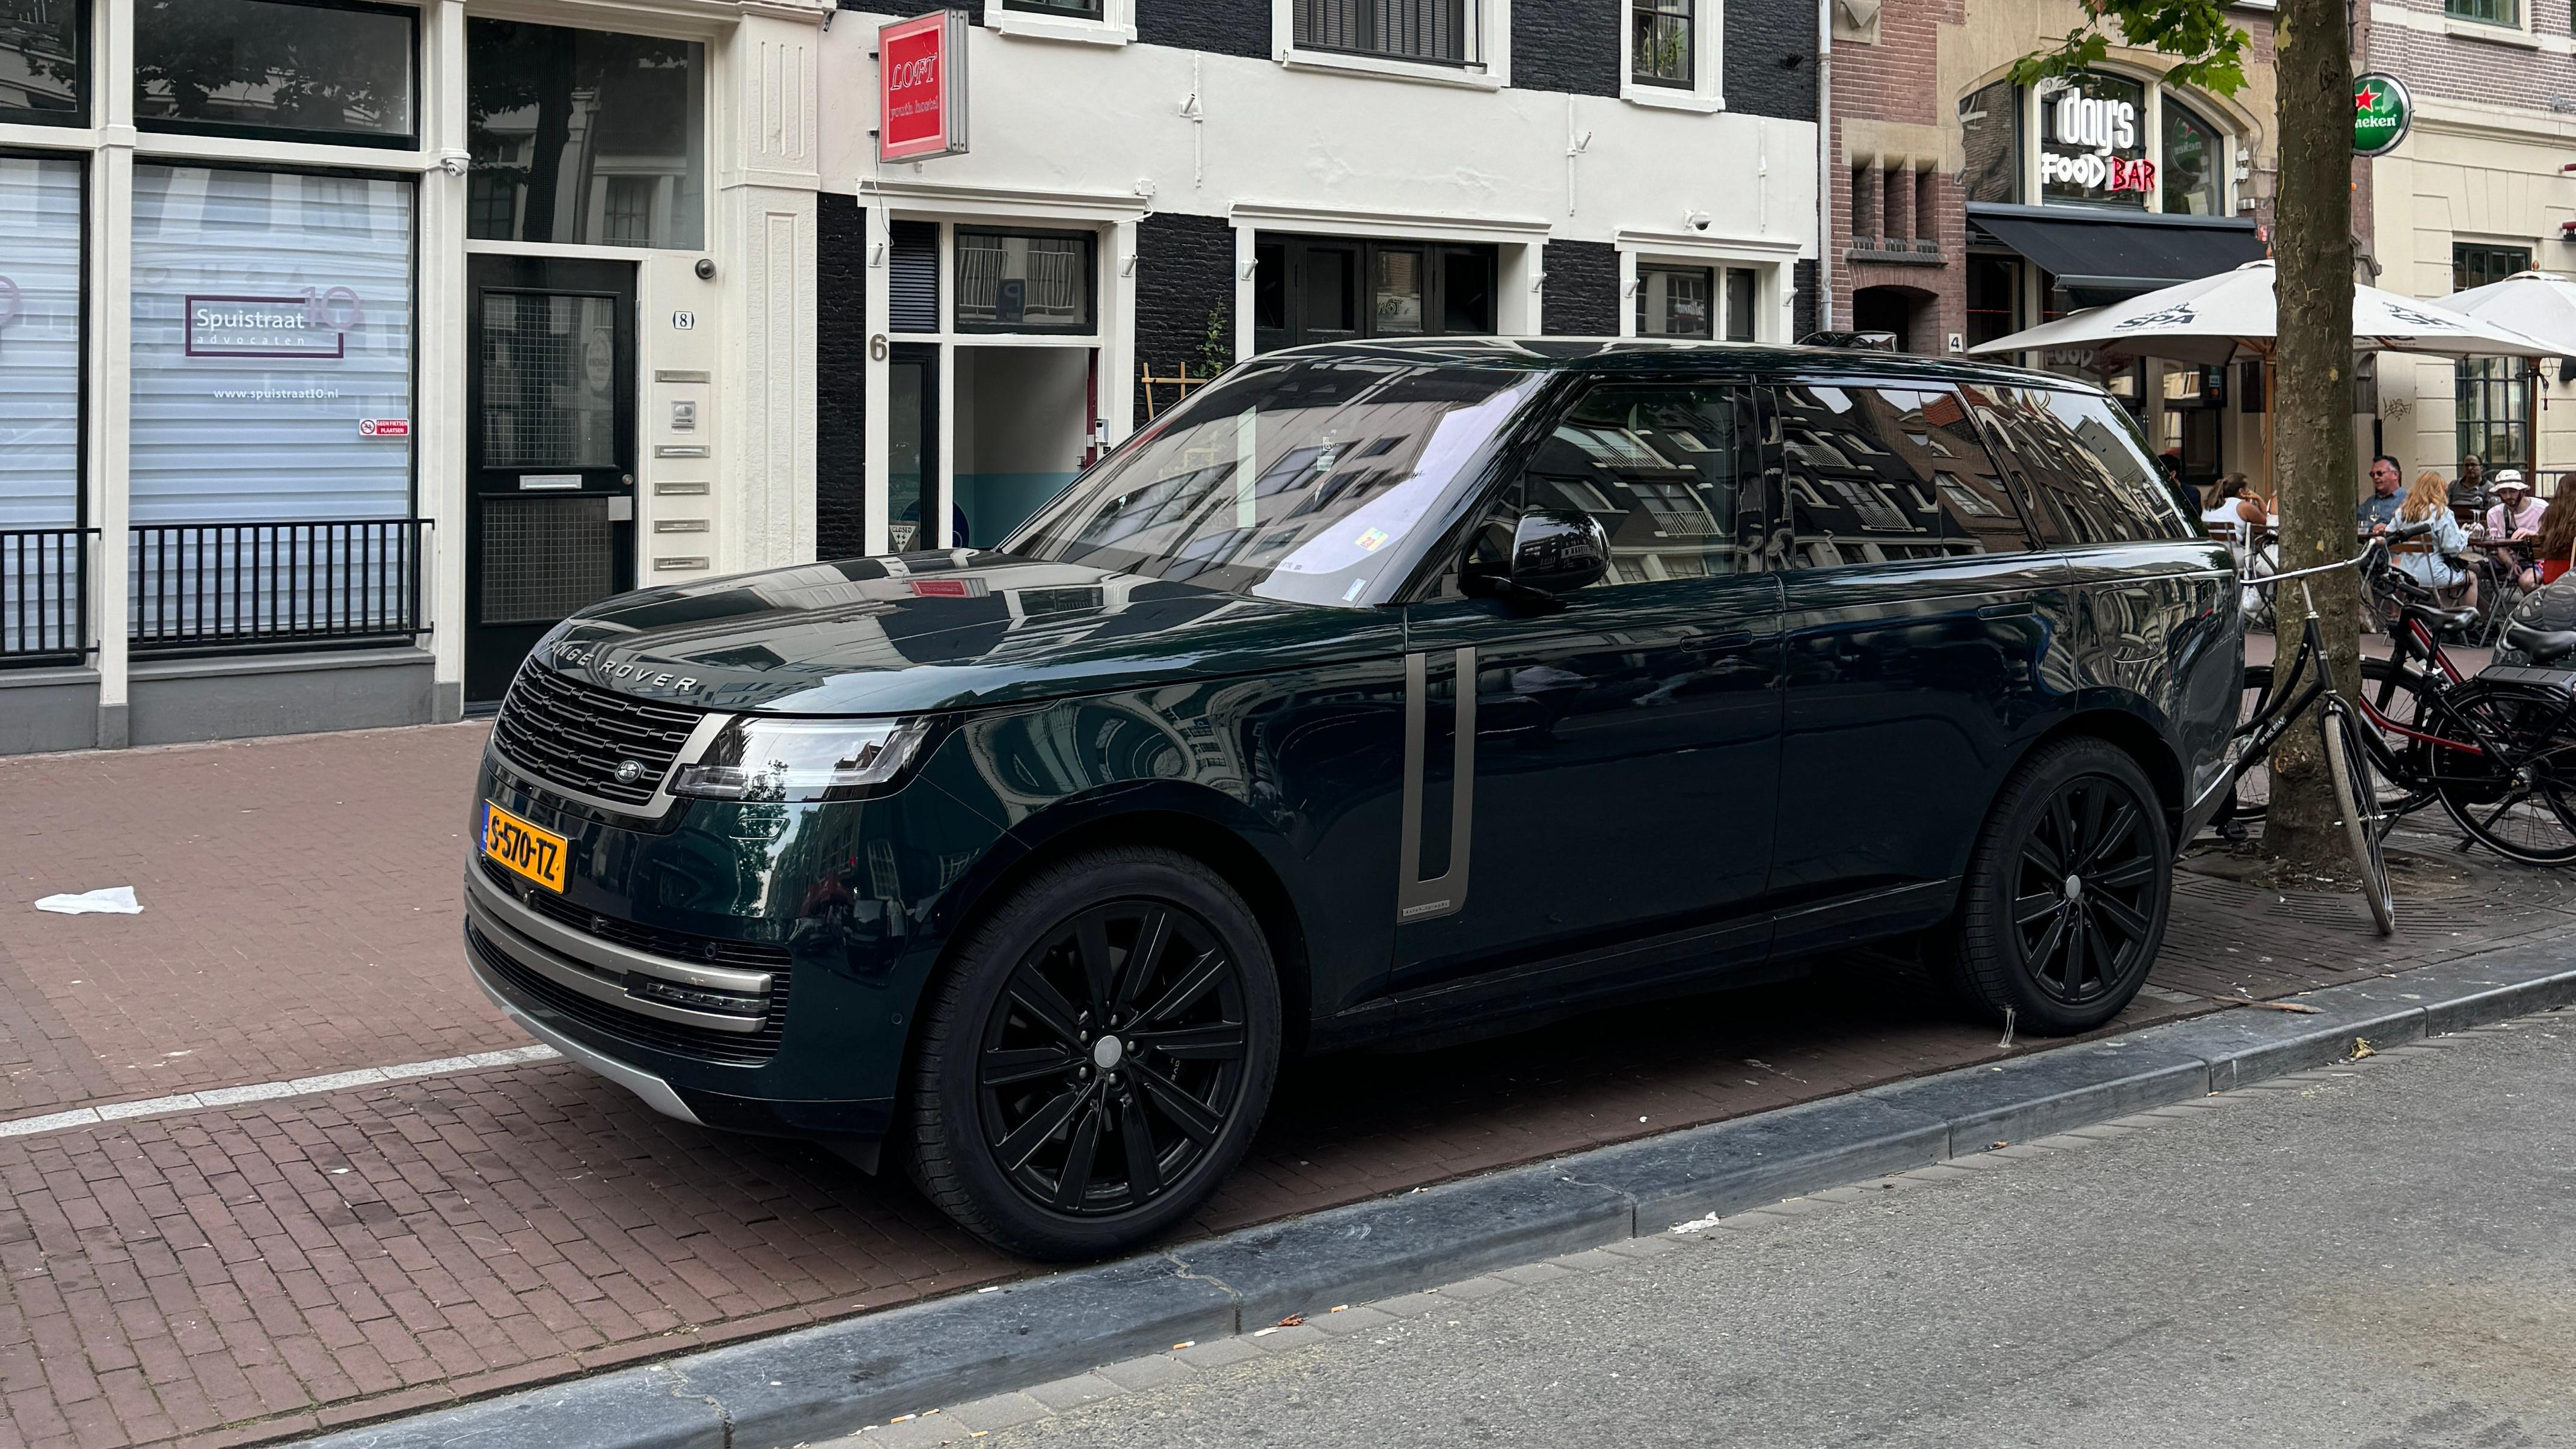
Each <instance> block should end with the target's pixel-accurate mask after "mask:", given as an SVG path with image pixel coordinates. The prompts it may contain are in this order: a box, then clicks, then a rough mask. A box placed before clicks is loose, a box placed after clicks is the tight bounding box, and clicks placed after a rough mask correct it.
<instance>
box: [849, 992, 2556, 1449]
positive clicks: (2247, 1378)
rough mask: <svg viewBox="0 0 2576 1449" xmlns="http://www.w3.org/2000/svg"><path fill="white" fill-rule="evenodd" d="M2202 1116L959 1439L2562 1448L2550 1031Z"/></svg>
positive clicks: (2530, 1022) (2258, 1097) (2310, 1078)
mask: <svg viewBox="0 0 2576 1449" xmlns="http://www.w3.org/2000/svg"><path fill="white" fill-rule="evenodd" d="M2206 1105H2207V1106H2208V1110H2199V1111H2180V1110H2175V1109H2168V1112H2167V1114H2165V1115H2163V1116H2160V1117H2159V1118H2158V1120H2156V1121H2155V1122H2153V1123H2152V1124H2150V1125H2147V1126H2145V1127H2142V1128H2138V1129H2135V1130H2121V1129H2118V1128H2108V1129H2093V1134H2092V1135H2093V1137H2094V1139H2095V1140H2088V1141H2085V1142H2082V1143H2080V1144H2074V1145H2071V1146H2070V1145H2064V1144H2066V1139H2055V1141H2056V1142H2058V1143H2059V1144H2061V1145H2060V1146H2059V1147H2056V1148H2050V1147H2041V1146H2019V1147H2014V1148H2011V1149H2008V1150H2007V1151H2005V1152H2002V1153H1992V1154H1986V1155H1984V1156H1983V1157H1981V1158H1977V1159H1970V1162H1971V1163H1972V1164H1974V1166H1973V1167H1972V1168H1957V1167H1954V1168H1947V1169H1933V1170H1932V1171H1931V1172H1930V1173H1928V1174H1918V1175H1914V1176H1913V1177H1911V1178H1910V1179H1909V1180H1906V1181H1903V1182H1900V1183H1899V1184H1898V1185H1897V1188H1896V1189H1884V1190H1880V1189H1875V1188H1873V1189H1871V1190H1864V1191H1853V1190H1849V1189H1845V1190H1840V1191H1838V1192H1837V1193H1835V1194H1831V1195H1829V1196H1832V1197H1836V1198H1839V1199H1841V1201H1836V1202H1819V1201H1816V1200H1807V1201H1804V1202H1801V1203H1798V1204H1792V1205H1789V1206H1790V1211H1788V1212H1785V1213H1780V1214H1764V1215H1760V1216H1757V1217H1750V1218H1738V1219H1730V1220H1729V1223H1728V1225H1726V1226H1722V1227H1720V1228H1717V1229H1714V1230H1710V1231H1706V1232H1703V1233H1700V1234H1697V1235H1694V1236H1692V1237H1690V1238H1688V1239H1684V1240H1675V1241H1679V1242H1680V1243H1681V1244H1682V1245H1681V1246H1679V1247H1677V1248H1675V1249H1674V1250H1673V1251H1670V1252H1665V1253H1662V1254H1660V1255H1656V1256H1651V1257H1646V1258H1640V1259H1633V1260H1620V1261H1618V1262H1617V1263H1615V1264H1614V1265H1612V1266H1609V1267H1606V1268H1604V1269H1602V1270H1601V1271H1593V1272H1583V1273H1575V1274H1569V1275H1567V1276H1564V1277H1561V1278H1556V1279H1554V1280H1552V1281H1548V1282H1544V1283H1539V1284H1536V1285H1534V1286H1528V1287H1518V1286H1515V1287H1511V1288H1510V1289H1509V1291H1499V1292H1496V1293H1495V1294H1494V1296H1490V1297H1484V1298H1481V1299H1479V1300H1478V1301H1474V1302H1469V1301H1465V1299H1464V1297H1463V1296H1443V1297H1441V1298H1438V1299H1436V1300H1433V1299H1425V1298H1422V1297H1420V1296H1417V1297H1415V1298H1412V1299H1409V1300H1397V1301H1395V1302H1394V1303H1391V1304H1389V1305H1388V1307H1389V1308H1391V1309H1396V1310H1398V1311H1399V1314H1400V1316H1397V1317H1392V1318H1389V1319H1386V1320H1384V1321H1375V1322H1374V1326H1373V1327H1371V1328H1368V1329H1366V1330H1363V1331H1359V1332H1345V1333H1344V1334H1342V1335H1341V1336H1335V1337H1323V1336H1318V1335H1313V1334H1312V1331H1311V1329H1310V1330H1289V1333H1291V1334H1296V1335H1298V1336H1301V1337H1307V1338H1308V1339H1309V1341H1307V1342H1305V1343H1303V1344H1300V1345H1298V1346H1296V1347H1294V1348H1285V1346H1284V1345H1283V1344H1281V1343H1280V1342H1279V1341H1278V1340H1277V1339H1273V1340H1272V1341H1271V1342H1269V1343H1266V1344H1263V1345H1261V1346H1262V1347H1263V1348H1264V1349H1265V1350H1274V1349H1281V1348H1285V1351H1264V1352H1262V1353H1260V1354H1259V1355H1257V1356H1253V1357H1249V1358H1248V1359H1247V1361H1244V1362H1238V1363H1233V1364H1228V1365H1224V1366H1219V1367H1203V1368H1195V1369H1189V1370H1185V1371H1180V1372H1177V1373H1175V1374H1173V1375H1170V1376H1171V1377H1173V1378H1174V1380H1175V1381H1172V1382H1168V1383H1165V1384H1162V1385H1161V1386H1159V1387H1150V1388H1144V1389H1142V1390H1141V1391H1138V1392H1132V1393H1122V1394H1119V1395H1117V1396H1116V1397H1113V1398H1108V1399H1104V1400H1101V1401H1099V1402H1095V1403H1091V1404H1088V1405H1083V1406H1077V1407H1072V1408H1069V1409H1066V1410H1065V1411H1064V1412H1062V1413H1058V1414H1052V1415H1050V1416H1048V1417H1044V1418H1040V1419H1036V1420H1034V1421H1031V1422H1027V1423H1022V1424H1019V1425H1017V1426H1014V1427H1009V1428H1002V1429H999V1430H997V1431H995V1432H991V1433H990V1434H988V1435H985V1436H981V1437H979V1438H977V1439H976V1441H975V1442H976V1443H977V1444H978V1445H980V1446H982V1449H1023V1446H1031V1445H1050V1446H1052V1445H1074V1444H1079V1445H1084V1446H1121V1449H1123V1446H1148V1445H1229V1446H1233V1445H1245V1444H1294V1445H1299V1446H1341V1445H1349V1446H1369V1449H1381V1446H1390V1445H1406V1446H1409V1445H1448V1444H1497V1445H1518V1444H1532V1445H1538V1444H1545V1445H1563V1444H1650V1445H1651V1444H1674V1445H1692V1446H1707V1445H1726V1446H1729V1449H1749V1446H1763V1445H1783V1446H1788V1445H1794V1446H1800V1449H1812V1446H1822V1445H1858V1444H1867V1445H1872V1446H1883V1445H1942V1446H1958V1445H1976V1446H1986V1445H2049V1446H2060V1445H2068V1444H2082V1445H2104V1446H2110V1445H2184V1444H2193V1445H2212V1446H2230V1449H2234V1446H2262V1445H2302V1446H2307V1445H2326V1446H2354V1449H2400V1446H2403V1449H2449V1446H2459V1449H2469V1446H2480V1449H2486V1446H2497V1449H2501V1446H2514V1445H2576V1012H2569V1013H2560V1014H2553V1015H2545V1016H2540V1017H2534V1018H2529V1019H2526V1020H2524V1021H2522V1022H2519V1023H2514V1024H2511V1025H2509V1026H2507V1027H2504V1028H2496V1029H2489V1030H2486V1031H2480V1032H2473V1033H2468V1034H2465V1035H2462V1036H2457V1037H2450V1038H2445V1039H2441V1040H2440V1041H2437V1042H2435V1043H2433V1044H2430V1045H2428V1046H2424V1047H2416V1048H2407V1049H2400V1050H2398V1051H2392V1052H2389V1053H2386V1054H2383V1055H2381V1056H2379V1057H2377V1058H2375V1059H2371V1060H2367V1061H2363V1062H2359V1063H2355V1064H2353V1065H2351V1066H2349V1067H2344V1068H2335V1069H2329V1070H2327V1071H2324V1072H2319V1073H2310V1074H2304V1075H2302V1076H2300V1077H2296V1078H2288V1079H2283V1080H2281V1081H2278V1082H2274V1083H2270V1084H2266V1085H2265V1086H2263V1087H2257V1088H2250V1089H2247V1090H2245V1091H2243V1092H2239V1093H2233V1094H2229V1095H2228V1096H2226V1097H2220V1098H2211V1099H2206ZM1899 1189H1901V1190H1899ZM1596 1260H1597V1255H1596ZM1353 1321H1354V1322H1357V1321H1360V1320H1353ZM1184 1357H1188V1355H1184ZM1166 1362H1168V1361H1166ZM1113 1372H1114V1371H1113ZM936 1422H937V1421H936V1420H931V1421H926V1422H924V1423H922V1424H919V1425H912V1426H899V1427H906V1428H914V1429H916V1431H917V1430H918V1429H922V1428H927V1427H929V1425H930V1424H931V1423H936ZM948 1422H949V1423H950V1424H958V1422H959V1420H958V1419H956V1418H951V1419H950V1420H948ZM961 1427H964V1426H962V1425H961Z"/></svg>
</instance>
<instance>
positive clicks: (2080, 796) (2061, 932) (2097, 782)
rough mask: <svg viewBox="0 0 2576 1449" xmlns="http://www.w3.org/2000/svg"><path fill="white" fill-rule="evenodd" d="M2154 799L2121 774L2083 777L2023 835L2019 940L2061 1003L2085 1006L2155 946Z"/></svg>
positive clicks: (2027, 964)
mask: <svg viewBox="0 0 2576 1449" xmlns="http://www.w3.org/2000/svg"><path fill="white" fill-rule="evenodd" d="M2147 808H2148V807H2147V806H2146V805H2145V804H2144V803H2143V802H2141V801H2140V800H2139V799H2138V798H2137V797H2136V796H2135V795H2133V794H2131V793H2130V792H2129V791H2128V789H2127V787H2126V786H2125V785H2123V784H2122V783H2121V782H2120V781H2117V780H2114V779H2112V778H2111V777H2109V776H2107V775H2083V776H2078V777H2077V778H2075V779H2073V780H2069V781H2067V782H2066V783H2065V784H2063V785H2060V786H2058V787H2057V790H2056V792H2055V793H2054V794H2052V795H2051V796H2050V797H2049V799H2048V805H2047V808H2046V809H2044V810H2042V811H2041V812H2040V814H2039V818H2038V820H2037V821H2035V822H2034V823H2033V828H2032V829H2031V830H2030V832H2029V833H2028V834H2027V835H2025V836H2024V837H2023V838H2022V842H2021V859H2020V862H2019V865H2020V869H2019V871H2018V873H2017V877H2016V880H2015V883H2014V885H2015V888H2014V892H2013V944H2014V946H2015V947H2016V948H2018V950H2019V952H2020V955H2021V965H2022V969H2023V970H2024V971H2025V972H2027V973H2028V974H2029V976H2030V979H2031V981H2032V982H2033V983H2034V984H2036V985H2037V986H2038V987H2039V989H2040V990H2041V991H2042V992H2043V993H2045V994H2046V995H2047V996H2048V998H2049V999H2050V1000H2051V1001H2055V1002H2057V1003H2059V1004H2060V1005H2063V1006H2068V1007H2076V1008H2081V1007H2083V1006H2086V1005H2088V1004H2090V1003H2091V1002H2094V1001H2096V1000H2099V999H2100V998H2101V997H2102V996H2103V995H2104V994H2105V993H2107V992H2109V991H2110V989H2111V988H2112V986H2113V985H2114V984H2115V983H2117V982H2119V981H2121V980H2123V979H2124V978H2126V977H2127V976H2128V974H2129V970H2130V968H2131V966H2133V965H2134V964H2135V963H2136V960H2137V956H2138V953H2139V952H2140V951H2141V950H2152V949H2153V948H2154V946H2155V942H2156V937H2157V932H2156V916H2157V913H2158V912H2157V902H2156V901H2155V899H2154V897H2155V895H2156V893H2157V891H2158V888H2159V887H2160V886H2161V885H2162V884H2163V882H2162V880H2161V879H2160V878H2159V874H2158V871H2157V869H2156V866H2157V861H2156V858H2155V852H2156V850H2157V848H2158V846H2160V845H2161V842H2160V841H2157V840H2155V839H2154V838H2153V837H2152V834H2151V832H2149V831H2148V829H2147V828H2146V814H2147Z"/></svg>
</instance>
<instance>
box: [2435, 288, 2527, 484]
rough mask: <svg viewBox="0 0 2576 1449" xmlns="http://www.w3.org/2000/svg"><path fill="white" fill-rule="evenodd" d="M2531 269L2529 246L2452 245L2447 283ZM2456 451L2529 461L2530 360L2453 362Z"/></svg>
mask: <svg viewBox="0 0 2576 1449" xmlns="http://www.w3.org/2000/svg"><path fill="white" fill-rule="evenodd" d="M2529 270H2531V248H2529V247H2500V246H2489V245H2485V244H2482V243H2475V242H2461V243H2457V244H2455V245H2454V246H2452V248H2451V288H2452V290H2453V291H2466V290H2468V289H2469V288H2471V287H2483V286H2485V285H2487V284H2488V283H2490V282H2501V281H2503V280H2504V279H2505V278H2507V277H2510V276H2512V275H2513V274H2514V273H2516V272H2527V271H2529ZM2453 368H2454V371H2453V378H2452V397H2453V401H2454V403H2455V404H2456V406H2457V409H2458V412H2457V416H2458V427H2459V449H2458V451H2459V453H2460V455H2461V456H2463V457H2466V456H2468V455H2470V454H2475V455H2476V456H2478V457H2479V458H2481V459H2483V460H2485V461H2486V462H2487V463H2488V464H2490V465H2494V466H2504V465H2511V466H2514V467H2528V466H2530V463H2531V410H2530V396H2531V365H2530V364H2529V363H2527V362H2525V361H2523V360H2522V359H2520V358H2513V357H2476V358H2469V359H2467V360H2464V361H2461V362H2458V363H2455V364H2453Z"/></svg>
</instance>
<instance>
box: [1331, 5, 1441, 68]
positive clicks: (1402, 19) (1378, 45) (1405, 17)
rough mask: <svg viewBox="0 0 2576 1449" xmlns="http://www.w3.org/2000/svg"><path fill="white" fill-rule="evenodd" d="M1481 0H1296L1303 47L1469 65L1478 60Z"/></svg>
mask: <svg viewBox="0 0 2576 1449" xmlns="http://www.w3.org/2000/svg"><path fill="white" fill-rule="evenodd" d="M1478 4H1479V0H1296V43H1297V47H1298V48H1299V49H1301V50H1326V51H1339V52H1341V53H1343V54H1346V55H1370V56H1378V57H1380V58H1383V59H1387V60H1410V61H1427V62H1429V63H1431V64H1434V65H1468V64H1472V63H1473V62H1475V61H1476V59H1477V58H1478V57H1477V53H1476V46H1475V38H1476V37H1475V22H1476V21H1477V19H1478V18H1479V16H1478V13H1477V7H1478Z"/></svg>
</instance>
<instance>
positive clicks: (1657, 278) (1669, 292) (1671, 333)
mask: <svg viewBox="0 0 2576 1449" xmlns="http://www.w3.org/2000/svg"><path fill="white" fill-rule="evenodd" d="M1716 278H1717V272H1716V269H1714V268H1711V267H1639V268H1638V269H1637V335H1638V336H1640V337H1714V336H1716V335H1717V331H1716V319H1715V313H1716V303H1717V298H1716V296H1715V295H1714V294H1715V292H1716V290H1717V282H1716Z"/></svg>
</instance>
